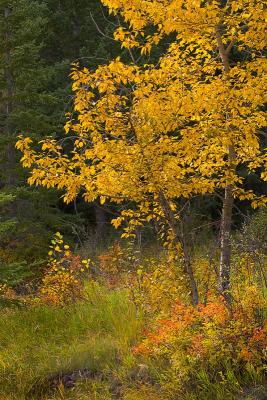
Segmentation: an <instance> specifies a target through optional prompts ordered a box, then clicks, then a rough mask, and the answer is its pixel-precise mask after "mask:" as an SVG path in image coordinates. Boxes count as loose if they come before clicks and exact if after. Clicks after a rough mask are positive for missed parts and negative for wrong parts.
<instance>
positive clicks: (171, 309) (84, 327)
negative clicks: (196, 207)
mask: <svg viewBox="0 0 267 400" xmlns="http://www.w3.org/2000/svg"><path fill="white" fill-rule="evenodd" d="M246 229H247V230H246V231H244V232H245V233H246V235H244V234H243V235H242V236H238V235H237V236H236V242H237V244H235V243H234V242H233V260H232V265H233V272H232V276H231V280H232V293H231V295H232V303H231V307H230V308H229V305H227V303H226V302H225V300H224V298H223V297H222V296H220V295H219V293H218V286H217V276H216V265H217V263H218V259H217V254H216V251H215V252H214V256H213V257H211V254H213V253H212V251H209V252H208V254H209V257H207V255H206V254H207V252H206V251H205V250H206V249H204V248H202V250H199V251H197V252H195V255H194V256H193V257H192V265H193V269H194V272H195V274H196V277H197V282H198V288H199V295H200V303H199V304H198V306H197V307H193V306H192V305H190V291H188V284H187V280H186V277H185V276H184V274H183V273H182V269H181V264H180V261H179V258H178V259H177V258H173V255H172V253H168V252H166V251H163V250H162V251H161V252H158V251H157V252H156V251H154V252H147V253H144V252H143V253H141V252H140V251H139V252H138V251H136V248H135V247H134V246H132V245H131V244H128V245H127V246H123V245H121V244H120V243H117V242H116V243H115V244H114V245H113V246H111V247H110V248H109V249H108V250H106V251H105V252H103V253H102V254H101V255H100V256H99V257H98V259H95V260H94V261H92V260H90V259H86V260H82V258H81V257H80V256H79V255H78V254H75V255H74V254H73V253H72V251H71V249H70V248H69V246H68V245H67V244H66V243H65V242H64V239H63V237H62V236H61V235H60V234H59V233H57V234H56V235H55V236H54V238H53V240H52V243H51V246H50V251H49V257H48V263H47V269H46V271H45V272H44V276H43V279H42V280H41V281H40V282H39V288H38V290H34V291H32V292H31V293H28V295H26V296H25V295H24V296H20V295H17V294H16V293H15V292H14V291H13V290H12V289H9V288H8V287H5V286H4V287H2V289H1V288H0V289H1V290H2V292H1V291H0V299H2V300H3V299H4V300H5V299H6V300H8V301H9V302H8V304H9V306H3V308H2V309H1V319H0V400H42V399H43V400H113V399H121V400H263V399H265V398H266V395H267V393H266V390H265V388H264V387H265V386H266V377H265V373H266V368H265V360H266V356H267V353H266V345H267V340H266V333H267V331H266V324H265V322H266V288H265V278H264V273H265V271H266V254H265V250H264V248H263V247H262V248H260V246H259V244H258V243H257V241H256V235H255V234H254V233H253V235H254V236H253V235H252V234H251V233H250V232H249V231H248V228H246ZM260 232H262V229H261V230H260ZM253 237H254V239H253ZM248 238H250V239H249V242H248V241H247V239H248ZM252 239H253V240H252ZM248 243H249V246H248ZM252 244H253V246H252ZM261 244H262V245H263V241H261ZM210 246H212V243H210ZM1 293H2V294H1Z"/></svg>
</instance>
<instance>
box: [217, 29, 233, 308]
mask: <svg viewBox="0 0 267 400" xmlns="http://www.w3.org/2000/svg"><path fill="white" fill-rule="evenodd" d="M221 31H222V26H218V27H217V29H216V30H215V37H216V41H217V45H218V50H219V54H220V58H221V61H222V64H223V68H224V73H225V75H226V76H227V75H228V73H229V72H230V69H231V67H230V62H229V52H230V51H231V48H232V44H233V43H230V44H229V45H228V48H226V47H225V45H224V44H223V41H222V34H221ZM234 159H235V151H234V146H233V144H231V145H230V146H229V152H228V162H229V166H228V169H229V171H234V170H235V166H234ZM233 205H234V197H233V188H232V186H231V185H229V186H227V187H226V188H225V191H224V200H223V209H222V219H221V229H220V249H221V254H220V275H219V288H220V291H221V293H222V295H223V296H224V298H225V301H226V302H227V304H228V306H230V305H231V293H230V273H231V227H232V214H233Z"/></svg>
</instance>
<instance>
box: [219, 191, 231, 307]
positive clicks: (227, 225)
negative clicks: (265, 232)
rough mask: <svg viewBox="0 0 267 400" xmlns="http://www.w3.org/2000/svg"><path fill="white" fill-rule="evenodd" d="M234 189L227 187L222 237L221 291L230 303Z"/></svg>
mask: <svg viewBox="0 0 267 400" xmlns="http://www.w3.org/2000/svg"><path fill="white" fill-rule="evenodd" d="M233 204H234V198H233V190H232V187H231V186H228V187H227V188H226V189H225V194H224V200H223V210H222V220H221V237H220V248H221V255H220V291H221V293H222V294H223V296H224V298H225V300H226V301H227V303H228V304H230V303H231V295H230V272H231V226H232V212H233Z"/></svg>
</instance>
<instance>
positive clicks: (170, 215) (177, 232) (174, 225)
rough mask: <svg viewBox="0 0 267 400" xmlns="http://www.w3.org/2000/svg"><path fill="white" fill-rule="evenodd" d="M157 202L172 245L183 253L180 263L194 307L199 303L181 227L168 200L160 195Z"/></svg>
mask: <svg viewBox="0 0 267 400" xmlns="http://www.w3.org/2000/svg"><path fill="white" fill-rule="evenodd" d="M159 202H160V205H161V207H162V210H163V212H164V216H165V218H166V220H167V222H168V224H169V227H170V228H171V230H172V232H173V235H174V244H178V243H179V244H180V245H181V246H182V251H183V260H182V261H183V267H184V272H185V274H186V276H187V278H188V283H189V286H190V291H191V298H192V304H193V305H194V306H196V305H197V304H198V302H199V295H198V288H197V283H196V280H195V277H194V272H193V268H192V264H191V260H190V256H189V251H188V247H187V244H186V240H185V237H184V233H183V230H182V228H181V225H180V224H179V223H178V221H177V220H176V218H175V215H174V212H173V210H172V209H171V207H170V205H169V202H168V200H167V199H166V197H165V196H164V195H163V194H162V193H161V194H160V195H159Z"/></svg>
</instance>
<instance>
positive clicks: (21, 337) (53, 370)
mask: <svg viewBox="0 0 267 400" xmlns="http://www.w3.org/2000/svg"><path fill="white" fill-rule="evenodd" d="M87 292H88V298H87V300H86V301H83V302H81V303H79V304H76V305H74V306H71V307H65V308H51V307H44V306H42V307H40V306H38V307H35V308H31V309H20V310H8V309H7V310H6V311H4V312H3V311H2V313H1V319H0V399H1V400H2V399H3V400H11V399H12V400H24V399H27V400H28V399H29V400H34V399H35V398H36V399H37V398H40V393H41V391H42V390H44V392H45V391H46V389H47V380H48V379H49V378H50V377H52V376H55V375H57V374H60V373H62V372H63V373H67V372H70V371H73V370H76V369H88V370H90V371H91V372H92V373H95V374H97V373H103V372H105V371H108V370H111V369H116V368H117V367H118V365H119V364H120V363H121V362H122V360H123V359H124V358H126V359H127V357H128V354H129V351H130V347H131V345H132V344H133V343H134V342H135V340H136V338H137V336H138V334H140V329H141V326H142V321H141V319H140V318H138V317H137V316H136V312H135V309H134V307H133V306H132V305H131V304H130V303H129V302H128V300H127V296H126V293H124V292H123V291H120V292H119V291H117V292H108V291H107V290H105V289H104V288H99V287H98V286H96V285H91V286H89V287H88V290H87ZM34 393H35V394H34Z"/></svg>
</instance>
